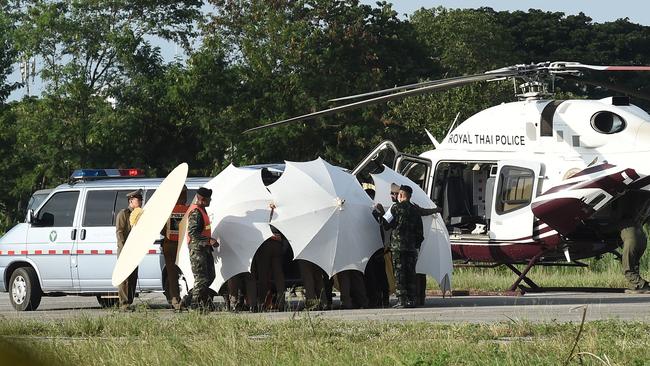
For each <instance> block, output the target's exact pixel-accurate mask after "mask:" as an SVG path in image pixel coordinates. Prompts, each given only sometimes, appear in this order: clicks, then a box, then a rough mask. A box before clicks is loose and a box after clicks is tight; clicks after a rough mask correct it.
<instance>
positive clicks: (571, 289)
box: [519, 286, 625, 294]
mask: <svg viewBox="0 0 650 366" xmlns="http://www.w3.org/2000/svg"><path fill="white" fill-rule="evenodd" d="M519 288H520V289H521V291H522V292H524V293H525V292H529V293H544V292H585V293H590V292H593V293H620V294H622V293H624V292H625V289H624V288H620V287H539V286H538V287H534V288H530V287H526V286H519Z"/></svg>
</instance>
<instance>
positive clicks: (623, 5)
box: [360, 0, 650, 25]
mask: <svg viewBox="0 0 650 366" xmlns="http://www.w3.org/2000/svg"><path fill="white" fill-rule="evenodd" d="M360 2H361V3H364V4H369V5H374V4H375V3H376V1H375V0H361V1H360ZM388 2H391V1H388ZM392 4H393V9H395V10H396V11H397V12H398V13H399V14H400V15H402V14H412V13H413V12H414V11H415V10H418V9H420V8H422V7H424V8H434V7H438V6H444V7H445V8H462V9H467V8H480V7H490V8H492V9H494V10H497V11H504V10H505V11H515V10H523V11H527V10H528V9H541V10H544V11H560V12H563V13H565V14H578V13H580V12H583V13H585V14H586V15H588V16H589V17H591V18H592V19H593V20H594V22H596V23H604V22H609V21H613V20H616V19H621V18H629V19H630V21H631V22H633V23H639V24H642V25H650V3H648V2H647V1H646V0H618V1H605V0H545V1H532V0H492V1H485V0H483V1H479V0H454V1H452V0H445V1H425V0H394V1H392Z"/></svg>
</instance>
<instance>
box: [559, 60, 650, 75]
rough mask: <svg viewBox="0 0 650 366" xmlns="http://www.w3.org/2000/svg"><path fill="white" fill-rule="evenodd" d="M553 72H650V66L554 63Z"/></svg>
mask: <svg viewBox="0 0 650 366" xmlns="http://www.w3.org/2000/svg"><path fill="white" fill-rule="evenodd" d="M548 68H549V70H550V71H551V72H562V71H570V70H577V69H587V70H597V71H650V66H644V65H640V66H635V65H629V66H612V65H586V64H581V63H579V62H562V61H560V62H552V63H551V64H550V65H549V67H548Z"/></svg>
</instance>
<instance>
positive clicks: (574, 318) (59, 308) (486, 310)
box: [0, 293, 650, 323]
mask: <svg viewBox="0 0 650 366" xmlns="http://www.w3.org/2000/svg"><path fill="white" fill-rule="evenodd" d="M218 299H220V298H218ZM136 302H137V303H139V304H142V305H144V304H147V306H148V307H149V308H150V310H143V309H144V307H143V306H140V309H139V310H138V312H143V311H150V312H153V313H155V314H157V315H159V316H160V317H162V318H166V317H173V316H179V315H178V314H174V313H173V312H172V311H171V310H168V309H166V302H165V299H164V297H163V296H162V295H161V294H143V295H142V296H141V297H140V298H138V299H137V300H136ZM292 303H293V304H294V305H297V304H298V301H297V300H293V301H292ZM336 304H337V302H336V301H335V305H336ZM585 305H586V306H587V320H588V321H589V320H604V319H620V320H628V321H644V322H648V321H650V295H625V294H611V293H598V294H582V293H580V294H579V293H547V294H526V295H525V296H460V297H458V296H457V297H453V298H445V299H443V298H440V297H429V298H427V303H426V306H425V307H422V308H417V309H367V310H332V311H326V312H320V311H319V312H313V311H312V312H309V313H307V312H305V311H301V312H283V313H278V312H275V313H259V314H249V313H241V314H242V316H246V317H252V318H264V319H277V320H282V319H291V318H296V317H297V318H304V317H307V316H310V317H321V318H326V319H341V320H379V321H427V322H440V323H454V322H472V323H486V322H488V323H489V322H503V321H523V320H526V321H532V322H548V321H557V322H579V321H580V320H581V318H582V313H583V309H584V306H585ZM114 312H115V310H107V309H101V308H100V307H99V306H98V304H97V301H96V300H95V298H94V297H78V296H68V297H46V298H43V301H42V302H41V306H40V307H39V309H38V310H37V311H33V312H16V311H14V310H13V308H12V307H11V305H10V304H9V298H8V294H6V293H3V294H0V319H2V318H18V319H41V320H58V319H66V318H73V317H80V316H91V317H95V316H106V315H110V314H114ZM218 314H219V313H218V312H217V313H215V315H214V316H218ZM180 316H182V315H180Z"/></svg>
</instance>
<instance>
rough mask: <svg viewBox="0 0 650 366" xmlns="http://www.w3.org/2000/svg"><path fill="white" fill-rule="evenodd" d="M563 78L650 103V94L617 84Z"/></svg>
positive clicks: (580, 78) (573, 77) (578, 78)
mask: <svg viewBox="0 0 650 366" xmlns="http://www.w3.org/2000/svg"><path fill="white" fill-rule="evenodd" d="M563 77H564V78H566V79H570V80H573V81H575V82H578V83H582V84H587V85H591V86H598V87H601V88H605V89H607V90H611V91H615V92H618V93H623V94H626V95H629V96H631V97H635V98H639V99H643V100H647V101H650V94H646V93H643V92H640V91H638V90H633V89H629V88H626V87H624V86H620V85H617V84H612V83H608V82H604V81H596V80H592V79H586V78H584V77H575V76H567V75H565V76H563Z"/></svg>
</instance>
